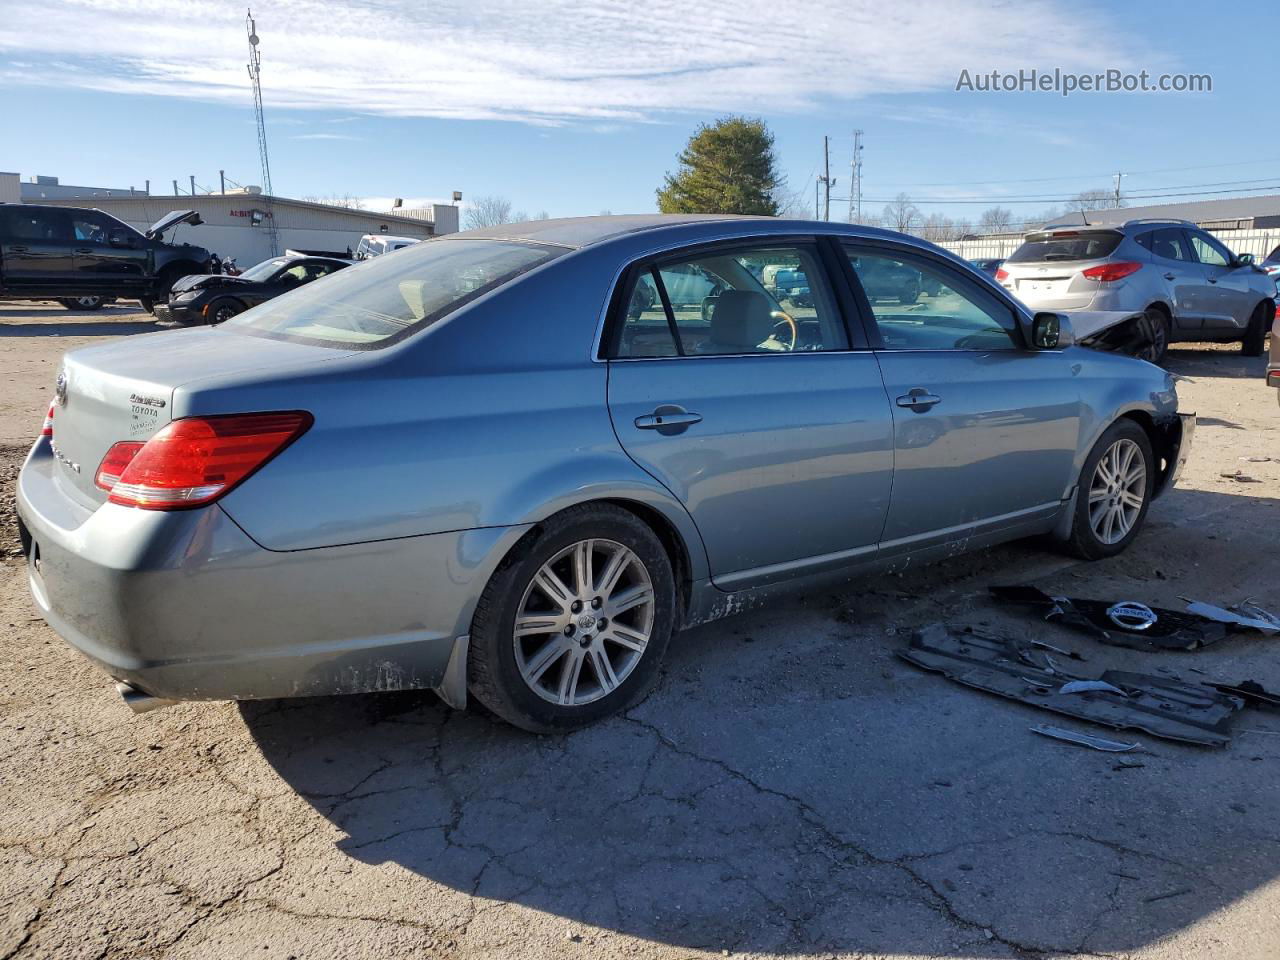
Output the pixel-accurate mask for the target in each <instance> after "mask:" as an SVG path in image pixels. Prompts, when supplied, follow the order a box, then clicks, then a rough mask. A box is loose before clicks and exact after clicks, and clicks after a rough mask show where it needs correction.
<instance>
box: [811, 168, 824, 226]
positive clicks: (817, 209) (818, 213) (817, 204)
mask: <svg viewBox="0 0 1280 960" xmlns="http://www.w3.org/2000/svg"><path fill="white" fill-rule="evenodd" d="M820 186H822V178H821V177H818V178H817V179H816V180H814V181H813V219H815V220H821V219H822V206H821V201H820V200H819V199H818V188H819V187H820Z"/></svg>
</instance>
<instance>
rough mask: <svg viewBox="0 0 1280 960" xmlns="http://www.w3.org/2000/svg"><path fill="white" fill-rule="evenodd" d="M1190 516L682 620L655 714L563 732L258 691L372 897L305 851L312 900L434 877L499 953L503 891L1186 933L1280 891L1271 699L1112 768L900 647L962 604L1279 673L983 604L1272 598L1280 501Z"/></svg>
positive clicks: (578, 904) (1127, 659)
mask: <svg viewBox="0 0 1280 960" xmlns="http://www.w3.org/2000/svg"><path fill="white" fill-rule="evenodd" d="M1170 499H1171V501H1173V500H1176V502H1175V503H1174V508H1173V509H1171V510H1170V511H1167V512H1164V514H1163V515H1156V516H1155V518H1154V519H1155V521H1156V522H1153V524H1152V525H1151V528H1150V529H1149V531H1148V532H1147V533H1145V534H1144V536H1143V537H1142V538H1141V539H1140V540H1139V542H1138V543H1137V544H1135V545H1134V547H1133V548H1132V549H1131V551H1130V552H1129V553H1128V554H1126V555H1124V556H1123V557H1121V558H1115V559H1113V560H1110V561H1104V562H1102V563H1098V564H1093V565H1080V564H1074V563H1070V562H1067V561H1064V560H1062V559H1061V558H1057V557H1055V556H1053V555H1051V554H1048V553H1046V552H1045V551H1044V550H1043V549H1042V548H1041V547H1040V546H1038V545H1035V544H1014V545H1010V546H1006V547H1001V548H998V549H996V550H992V551H987V552H985V553H982V554H978V555H975V556H974V557H972V558H968V559H964V558H960V559H956V560H951V561H947V563H946V564H944V565H942V566H940V567H933V568H929V569H927V570H920V571H912V572H911V573H910V575H908V576H885V577H878V578H874V579H870V580H866V581H860V582H858V583H855V584H853V585H851V586H850V587H849V588H848V589H846V590H844V591H842V592H841V593H840V594H836V595H832V594H825V595H818V596H812V597H808V598H804V599H803V600H800V599H798V600H797V601H795V602H793V603H790V604H784V605H782V606H779V607H774V608H771V609H769V610H766V611H762V612H758V613H753V614H747V615H742V616H739V617H736V618H733V619H730V620H727V621H723V622H721V623H718V624H713V625H711V626H708V627H703V628H699V629H696V630H692V631H689V632H687V633H685V634H682V635H680V637H678V638H677V641H676V642H674V643H673V645H672V649H671V652H670V655H669V661H668V663H667V664H666V666H665V668H664V672H663V679H662V681H661V683H660V685H659V687H658V688H657V689H656V690H655V692H654V693H653V694H652V695H651V696H650V697H649V698H648V699H647V700H646V701H645V702H643V703H642V704H640V705H639V706H637V707H635V708H633V709H632V710H631V711H630V712H629V713H628V714H627V715H626V716H624V717H619V718H614V719H612V720H610V721H608V722H605V723H602V724H599V725H597V726H595V727H593V728H589V729H586V730H582V731H579V732H576V733H574V734H571V735H569V736H564V737H536V736H531V735H528V734H525V733H521V732H519V731H516V730H514V729H512V728H510V727H508V726H506V725H504V724H502V723H500V722H498V721H496V720H494V719H492V718H491V717H489V716H487V715H485V714H484V713H482V712H475V711H473V712H468V713H456V712H453V711H450V710H448V709H447V708H445V707H444V706H442V705H441V704H439V703H438V702H437V701H436V700H435V698H434V696H433V695H431V694H383V695H369V696H353V697H339V698H331V699H312V700H297V701H272V702H264V703H246V704H243V705H242V714H243V717H244V719H245V721H246V724H247V725H248V728H249V730H250V732H251V733H252V735H253V737H254V738H255V740H256V742H257V743H258V745H259V746H260V748H261V750H262V752H263V754H264V756H265V757H266V759H267V760H268V762H269V763H270V764H271V765H272V766H273V768H274V769H275V770H276V772H277V773H278V774H279V775H280V777H281V778H282V779H283V780H284V781H285V782H286V783H288V784H289V786H290V787H291V788H292V789H293V790H294V791H296V792H297V793H298V794H299V795H300V796H301V797H303V798H304V799H305V800H306V801H307V802H308V803H309V804H310V805H311V806H312V807H313V808H314V809H315V810H316V811H317V812H318V813H319V814H321V815H322V816H323V817H324V818H326V819H327V820H328V822H329V823H330V824H332V825H333V826H334V827H336V828H337V829H338V830H340V831H341V832H342V834H343V835H344V838H343V839H342V840H340V841H339V842H338V848H339V850H340V851H341V852H342V853H344V854H345V855H346V857H348V858H350V862H351V864H352V866H351V870H353V871H354V876H353V878H352V879H351V881H350V883H349V884H348V886H346V887H345V888H337V889H335V888H334V887H333V885H332V884H329V881H328V880H326V881H325V884H326V885H327V886H325V887H324V889H320V888H321V886H322V885H321V884H320V883H319V881H317V880H315V876H316V874H315V870H316V867H315V866H314V864H307V865H304V866H303V867H300V868H299V872H298V874H297V880H296V882H297V883H298V884H302V885H303V886H304V887H306V890H307V893H306V894H304V895H306V896H307V897H308V899H306V900H305V901H300V902H301V903H302V904H304V905H306V906H307V908H308V909H320V908H323V909H326V910H332V911H333V912H334V913H337V912H338V910H339V909H340V908H341V909H345V910H355V909H357V906H358V908H359V909H360V910H361V911H363V912H364V913H365V914H366V915H367V914H368V913H369V912H376V911H377V910H378V909H379V908H378V906H377V903H378V900H379V898H390V899H391V900H392V901H398V902H401V903H404V902H413V903H424V904H425V903H430V904H431V911H430V912H431V914H432V915H434V911H436V910H437V909H446V908H443V907H441V906H440V900H439V896H440V894H439V893H436V892H429V891H437V890H438V888H437V887H427V886H424V885H423V884H422V882H421V880H420V879H418V878H426V879H428V880H430V881H432V882H433V883H434V884H437V885H442V887H443V888H447V889H446V890H445V891H444V895H445V896H446V897H453V898H455V900H456V902H457V904H459V906H458V907H457V909H458V910H460V911H463V906H461V905H462V904H466V905H467V906H466V908H465V911H464V912H465V914H466V916H467V917H469V918H470V919H469V920H468V921H467V927H468V931H467V932H468V935H469V936H470V935H471V934H475V935H477V936H483V934H484V929H485V927H484V925H485V923H486V922H489V921H486V920H485V917H487V916H491V914H490V913H488V912H486V911H484V910H483V909H480V908H481V907H483V906H484V904H485V903H486V902H504V901H505V902H510V903H514V904H518V905H520V906H523V907H526V908H530V909H532V910H534V911H540V912H542V913H544V914H550V915H553V916H555V917H559V918H563V920H564V922H565V924H566V925H567V927H566V930H565V933H564V935H566V936H569V937H576V936H578V935H579V934H578V931H583V930H584V928H585V929H589V928H591V927H598V928H603V929H605V930H612V931H617V932H620V933H623V934H626V935H630V936H634V937H638V938H643V939H646V940H651V941H656V942H660V943H665V944H671V945H674V946H676V947H679V948H695V949H711V950H731V951H733V952H735V953H737V952H774V953H783V954H802V953H803V954H811V953H815V952H816V953H821V952H823V951H859V952H865V953H871V954H877V955H878V954H926V955H940V956H962V955H963V956H981V957H1007V956H1012V955H1022V953H1024V952H1029V951H1030V952H1034V951H1047V952H1054V951H1067V952H1074V951H1081V952H1085V951H1087V952H1097V953H1109V952H1118V951H1127V950H1132V949H1137V948H1140V947H1142V946H1144V945H1149V944H1151V943H1154V942H1155V941H1157V940H1159V939H1160V938H1163V937H1168V936H1170V935H1172V934H1175V933H1177V932H1179V931H1182V930H1184V929H1185V928H1187V927H1188V926H1190V925H1192V924H1194V923H1196V922H1198V921H1202V920H1205V919H1206V918H1209V917H1210V916H1211V915H1212V914H1214V913H1215V911H1218V910H1220V909H1222V908H1224V907H1226V906H1227V905H1229V904H1232V903H1233V902H1235V901H1237V900H1240V899H1241V898H1244V897H1246V896H1247V895H1249V894H1250V893H1252V892H1253V891H1255V890H1257V889H1259V888H1261V887H1264V886H1266V885H1267V884H1269V883H1273V882H1274V881H1275V878H1276V874H1277V872H1278V870H1280V868H1278V866H1277V865H1278V864H1280V828H1278V827H1277V826H1276V821H1277V817H1276V814H1277V812H1278V809H1280V808H1278V807H1277V802H1278V801H1277V796H1280V791H1278V790H1277V784H1276V780H1277V770H1278V769H1280V768H1278V764H1280V716H1276V715H1272V716H1271V717H1268V716H1267V715H1265V714H1261V713H1249V712H1246V713H1245V714H1243V715H1241V716H1240V717H1239V718H1238V720H1237V729H1238V732H1237V736H1236V739H1235V741H1234V742H1233V743H1232V744H1231V745H1230V746H1228V747H1227V748H1226V749H1223V750H1217V751H1214V750H1209V749H1203V748H1196V747H1191V746H1183V745H1179V744H1175V743H1171V742H1166V741H1160V740H1157V739H1156V738H1154V737H1149V736H1146V735H1145V734H1137V735H1126V734H1121V735H1120V737H1121V739H1134V740H1138V741H1140V742H1141V743H1142V744H1143V747H1142V749H1141V750H1139V751H1136V752H1134V753H1131V754H1122V755H1115V754H1106V753H1098V752H1094V751H1090V750H1087V749H1083V748H1079V747H1075V746H1070V745H1066V744H1062V743H1059V742H1056V741H1051V740H1047V739H1044V738H1039V737H1036V736H1035V735H1033V734H1031V733H1030V732H1029V731H1028V729H1027V728H1028V727H1029V726H1031V725H1033V724H1036V723H1039V722H1044V721H1049V722H1055V720H1054V718H1053V717H1052V716H1050V715H1046V714H1043V713H1040V712H1038V711H1035V710H1032V709H1028V708H1025V707H1023V706H1021V705H1018V704H1013V703H1010V702H1008V701H1004V700H1001V699H998V698H994V697H989V696H984V695H982V694H979V693H977V692H974V691H971V690H967V689H965V688H962V687H959V686H957V685H955V684H950V683H948V682H946V681H945V680H943V679H941V678H939V677H937V676H935V675H931V674H925V673H921V672H919V671H917V670H915V669H913V668H912V667H910V666H908V665H906V664H904V663H902V662H901V661H900V660H898V659H897V658H896V656H895V653H896V651H897V650H898V649H900V648H901V647H902V646H903V644H904V642H905V636H906V634H908V633H909V632H910V630H911V629H912V628H914V627H916V626H919V625H921V624H923V623H926V622H929V621H931V620H935V619H938V618H940V617H945V618H947V619H949V620H952V621H953V622H957V623H961V622H963V623H972V624H981V625H984V626H986V627H987V628H988V629H994V630H998V631H1002V632H1009V633H1015V632H1016V633H1020V634H1022V635H1026V634H1027V633H1029V632H1032V631H1040V632H1042V633H1043V636H1044V638H1045V639H1047V640H1049V641H1051V642H1054V643H1056V644H1061V645H1065V646H1074V647H1075V648H1077V649H1079V650H1081V651H1082V652H1086V653H1087V655H1088V658H1089V659H1088V662H1086V663H1085V664H1083V665H1082V666H1083V667H1086V668H1088V669H1097V670H1098V671H1099V672H1100V671H1101V670H1103V669H1106V668H1108V667H1113V666H1119V667H1121V668H1124V669H1144V670H1146V671H1148V672H1150V671H1154V670H1158V669H1160V670H1173V671H1187V670H1195V671H1202V672H1203V674H1204V676H1209V675H1214V676H1221V677H1224V678H1229V679H1232V680H1239V679H1243V678H1245V677H1251V678H1254V679H1258V680H1261V681H1262V682H1264V683H1265V684H1266V685H1267V686H1268V687H1272V686H1275V687H1280V663H1277V658H1276V657H1275V654H1274V651H1275V649H1276V648H1275V643H1277V642H1280V641H1275V640H1265V639H1251V638H1246V637H1235V638H1231V639H1230V640H1228V641H1224V642H1223V643H1222V644H1219V645H1218V646H1217V647H1214V648H1209V649H1206V650H1205V651H1202V652H1199V653H1177V654H1159V655H1155V654H1150V653H1139V652H1135V651H1124V650H1118V649H1116V648H1110V647H1103V646H1101V645H1099V644H1098V643H1096V642H1095V641H1093V640H1091V639H1085V638H1082V637H1081V636H1080V635H1078V634H1073V633H1070V632H1069V631H1065V630H1062V629H1060V628H1058V627H1056V626H1048V625H1045V626H1038V625H1036V624H1035V622H1034V621H1029V620H1026V619H1022V618H1020V617H1019V615H1017V614H1015V613H1012V612H1009V611H1007V610H1003V609H1000V608H996V607H993V606H991V605H990V603H989V602H988V601H987V600H986V598H985V587H986V585H987V584H988V583H991V582H1010V581H1011V580H1016V579H1018V578H1022V577H1026V578H1030V579H1036V580H1037V582H1039V583H1042V584H1044V585H1045V586H1046V588H1051V589H1059V590H1062V591H1063V592H1071V593H1074V594H1075V595H1079V596H1095V597H1104V598H1105V597H1108V596H1116V597H1117V598H1123V599H1141V600H1144V601H1146V602H1148V603H1151V604H1156V605H1166V606H1176V605H1177V602H1176V601H1177V596H1178V595H1179V593H1194V594H1195V595H1197V596H1199V597H1200V598H1202V599H1206V600H1210V601H1214V602H1224V601H1227V600H1232V599H1240V598H1242V597H1243V596H1246V595H1248V594H1249V593H1251V592H1252V593H1254V594H1255V595H1256V596H1258V597H1260V598H1261V599H1262V600H1263V601H1264V605H1267V604H1268V603H1269V604H1270V605H1271V606H1272V607H1275V606H1277V605H1278V604H1277V603H1276V601H1277V600H1280V594H1278V593H1277V588H1276V586H1275V582H1274V573H1271V574H1268V573H1267V570H1266V565H1265V564H1259V562H1258V561H1259V559H1260V558H1261V557H1263V556H1266V555H1267V551H1272V552H1273V551H1274V533H1275V531H1276V530H1277V529H1280V501H1277V500H1270V499H1266V498H1254V497H1246V496H1240V495H1236V494H1223V493H1215V492H1204V491H1186V492H1183V491H1179V492H1177V493H1176V494H1174V495H1173V496H1172V497H1171V498H1170ZM1163 502H1164V501H1162V503H1163ZM1188 519H1190V520H1194V521H1197V522H1184V521H1186V520H1188ZM1208 531H1213V534H1212V536H1209V537H1206V533H1207V532H1208ZM1210 568H1212V569H1213V571H1214V574H1213V576H1214V578H1216V582H1218V583H1219V586H1218V587H1217V588H1216V589H1215V590H1213V591H1212V592H1210V593H1209V595H1205V578H1207V577H1208V571H1209V569H1210ZM1224 583H1229V584H1231V589H1232V590H1233V591H1237V592H1239V596H1236V595H1235V593H1234V592H1233V593H1232V595H1231V596H1230V597H1228V596H1223V595H1222V594H1221V592H1220V591H1221V590H1222V586H1221V584H1224ZM1237 674H1239V676H1237ZM1186 676H1187V677H1188V678H1190V679H1195V675H1194V674H1189V673H1188V674H1186ZM1059 719H1060V718H1059ZM1068 722H1069V721H1068ZM1241 728H1248V730H1249V732H1248V733H1245V732H1241ZM1092 729H1093V730H1094V732H1103V733H1105V732H1106V731H1103V730H1099V729H1097V728H1092ZM389 865H390V866H398V867H400V868H403V870H404V871H408V872H409V876H408V878H405V877H404V876H403V875H401V874H400V873H399V872H398V871H395V870H392V871H390V872H388V871H387V869H386V868H387V867H388V866H389ZM308 870H310V871H311V873H308V872H307V871H308ZM361 871H367V873H366V874H364V875H362V874H361ZM378 871H381V872H378ZM282 877H283V879H281V883H282V887H281V889H282V890H286V889H290V888H289V887H287V886H286V885H287V884H290V883H292V882H293V881H292V880H291V879H289V878H288V877H287V874H286V875H282ZM281 895H282V896H286V895H287V894H284V893H282V894H281ZM424 897H428V898H429V899H427V900H424V899H423V898H424ZM317 898H320V902H319V903H317ZM475 898H479V900H476V899H475ZM422 916H424V917H427V916H428V914H427V913H426V912H424V913H423V914H422ZM507 922H508V923H510V915H508V917H507Z"/></svg>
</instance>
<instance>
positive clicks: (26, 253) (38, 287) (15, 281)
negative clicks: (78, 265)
mask: <svg viewBox="0 0 1280 960" xmlns="http://www.w3.org/2000/svg"><path fill="white" fill-rule="evenodd" d="M0 217H2V218H3V221H2V225H0V263H2V264H3V267H4V286H5V287H6V288H8V289H12V290H14V291H22V292H25V293H30V294H33V295H38V294H49V295H57V294H61V293H63V292H65V291H66V289H67V287H68V286H70V285H71V284H72V283H73V282H74V280H75V255H74V254H73V253H72V249H73V247H72V236H71V218H70V216H69V215H68V213H67V211H65V210H55V209H51V208H49V207H23V206H20V205H16V204H15V205H13V206H6V207H4V208H3V209H0Z"/></svg>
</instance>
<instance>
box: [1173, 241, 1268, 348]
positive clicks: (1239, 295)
mask: <svg viewBox="0 0 1280 960" xmlns="http://www.w3.org/2000/svg"><path fill="white" fill-rule="evenodd" d="M1187 236H1188V237H1189V238H1190V240H1191V249H1192V250H1194V251H1195V255H1196V257H1197V258H1198V259H1199V260H1200V263H1201V264H1202V265H1203V267H1204V272H1205V279H1206V281H1207V286H1206V291H1207V297H1206V310H1205V317H1204V327H1205V330H1206V331H1208V330H1222V331H1226V330H1232V329H1238V330H1243V329H1244V328H1245V327H1246V326H1248V324H1249V316H1250V314H1251V313H1252V311H1253V302H1254V298H1255V295H1253V294H1252V292H1251V291H1250V289H1249V282H1248V277H1249V273H1250V272H1252V270H1253V268H1252V267H1237V266H1235V265H1234V264H1235V258H1234V257H1233V256H1232V255H1231V252H1230V251H1229V250H1228V249H1227V248H1226V247H1224V246H1223V245H1222V244H1221V243H1219V242H1218V241H1217V240H1216V239H1214V238H1213V237H1211V236H1209V234H1207V233H1205V232H1203V231H1201V230H1188V231H1187Z"/></svg>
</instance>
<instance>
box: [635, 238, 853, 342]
mask: <svg viewBox="0 0 1280 960" xmlns="http://www.w3.org/2000/svg"><path fill="white" fill-rule="evenodd" d="M624 303H625V304H626V307H625V313H624V315H623V317H621V318H620V321H621V322H616V321H615V322H616V327H615V331H614V334H613V336H614V341H613V343H614V346H613V350H612V352H611V354H610V355H611V356H612V357H616V358H631V359H635V358H640V357H661V356H736V355H741V354H756V353H758V354H770V353H791V352H798V351H807V352H814V351H824V350H847V349H848V347H849V340H848V337H847V336H846V334H845V331H844V325H843V322H842V320H841V317H840V313H839V310H838V308H837V307H836V303H835V299H834V297H833V295H832V294H831V291H830V289H829V288H828V286H827V282H826V276H825V274H824V272H823V268H822V265H821V260H820V258H819V256H818V251H817V247H816V246H813V245H810V244H785V245H777V246H756V245H752V246H744V247H738V248H732V247H731V248H724V249H720V250H716V251H714V252H707V253H702V254H698V255H694V256H687V255H686V256H680V257H675V258H672V259H669V260H665V261H661V262H659V263H657V264H654V265H652V266H646V267H645V268H643V269H642V270H640V271H639V272H638V273H637V274H636V276H635V277H634V279H633V281H632V285H631V288H630V290H629V292H628V293H627V294H626V295H625V296H624Z"/></svg>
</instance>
